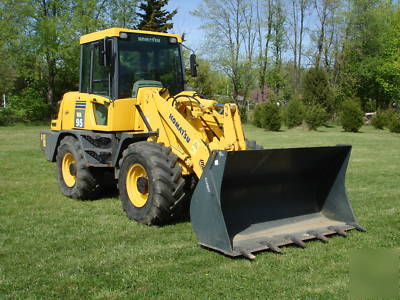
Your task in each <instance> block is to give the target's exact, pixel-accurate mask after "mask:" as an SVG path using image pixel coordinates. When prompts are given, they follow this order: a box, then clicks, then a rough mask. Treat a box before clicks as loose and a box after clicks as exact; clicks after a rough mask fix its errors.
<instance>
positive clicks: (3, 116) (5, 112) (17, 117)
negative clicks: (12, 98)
mask: <svg viewBox="0 0 400 300" xmlns="http://www.w3.org/2000/svg"><path fill="white" fill-rule="evenodd" d="M21 120H22V117H21V111H19V112H18V111H16V110H15V109H12V108H10V107H7V108H2V109H0V126H7V125H11V124H14V123H15V122H18V121H21Z"/></svg>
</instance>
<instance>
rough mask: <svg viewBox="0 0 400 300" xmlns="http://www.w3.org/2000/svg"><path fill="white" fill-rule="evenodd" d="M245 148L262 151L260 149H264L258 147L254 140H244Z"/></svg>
mask: <svg viewBox="0 0 400 300" xmlns="http://www.w3.org/2000/svg"><path fill="white" fill-rule="evenodd" d="M246 146H247V150H262V149H264V147H263V146H261V145H258V144H257V143H256V141H255V140H248V139H246Z"/></svg>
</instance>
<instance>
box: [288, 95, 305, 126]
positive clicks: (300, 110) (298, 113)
mask: <svg viewBox="0 0 400 300" xmlns="http://www.w3.org/2000/svg"><path fill="white" fill-rule="evenodd" d="M283 117H284V121H285V124H286V126H287V127H288V128H293V127H296V126H300V125H301V124H302V123H303V119H304V105H303V103H302V102H301V101H300V100H298V99H293V100H292V101H290V102H289V104H288V105H287V106H286V108H285V112H284V114H283Z"/></svg>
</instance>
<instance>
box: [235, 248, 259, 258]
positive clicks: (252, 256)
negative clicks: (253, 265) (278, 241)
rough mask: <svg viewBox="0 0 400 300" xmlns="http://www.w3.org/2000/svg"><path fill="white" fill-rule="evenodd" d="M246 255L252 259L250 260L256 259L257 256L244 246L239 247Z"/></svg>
mask: <svg viewBox="0 0 400 300" xmlns="http://www.w3.org/2000/svg"><path fill="white" fill-rule="evenodd" d="M237 250H238V251H239V252H240V253H241V254H242V255H243V256H244V257H246V258H248V259H250V260H254V259H256V256H255V255H254V254H252V253H251V252H250V251H248V250H246V249H244V248H238V249H237Z"/></svg>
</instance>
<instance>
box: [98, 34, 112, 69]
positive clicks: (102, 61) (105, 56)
mask: <svg viewBox="0 0 400 300" xmlns="http://www.w3.org/2000/svg"><path fill="white" fill-rule="evenodd" d="M97 51H98V57H99V65H100V66H105V67H108V66H110V65H111V40H110V39H107V38H104V39H103V40H102V41H99V44H98V47H97Z"/></svg>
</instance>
